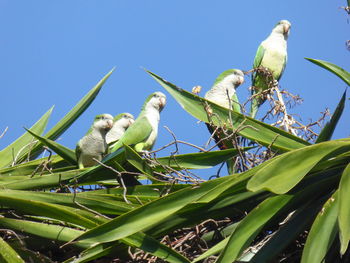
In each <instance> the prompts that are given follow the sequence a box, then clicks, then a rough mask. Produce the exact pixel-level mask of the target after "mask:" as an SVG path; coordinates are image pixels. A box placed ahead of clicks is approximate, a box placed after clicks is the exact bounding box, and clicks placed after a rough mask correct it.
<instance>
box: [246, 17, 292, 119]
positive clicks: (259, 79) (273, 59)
mask: <svg viewBox="0 0 350 263" xmlns="http://www.w3.org/2000/svg"><path fill="white" fill-rule="evenodd" d="M290 27H291V24H290V22H289V21H287V20H281V21H279V22H278V23H277V25H275V27H274V28H273V29H272V32H271V34H270V35H269V36H268V37H267V38H266V39H265V40H264V41H262V42H261V44H260V46H259V47H258V50H257V52H256V55H255V59H254V64H253V68H254V70H255V72H254V73H253V74H252V102H251V110H250V115H251V117H252V118H255V116H256V113H257V111H258V108H259V107H260V106H261V105H262V104H263V103H264V102H265V100H266V94H265V95H264V94H261V93H262V92H263V91H266V90H267V89H269V88H272V87H273V86H275V85H276V83H275V82H276V81H277V83H278V81H279V80H280V78H281V76H282V74H283V71H284V69H285V67H286V64H287V39H288V35H289V31H290Z"/></svg>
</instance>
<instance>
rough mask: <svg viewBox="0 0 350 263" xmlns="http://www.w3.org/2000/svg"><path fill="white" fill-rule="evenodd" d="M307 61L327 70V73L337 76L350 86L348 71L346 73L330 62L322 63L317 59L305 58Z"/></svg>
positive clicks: (322, 61)
mask: <svg viewBox="0 0 350 263" xmlns="http://www.w3.org/2000/svg"><path fill="white" fill-rule="evenodd" d="M305 59H307V60H308V61H310V62H312V63H314V64H316V65H318V66H320V67H322V68H324V69H327V70H328V71H330V72H332V73H334V74H335V75H337V76H338V77H339V78H341V79H342V80H344V82H345V83H346V84H348V85H350V73H349V72H348V71H346V70H345V69H343V68H341V67H339V66H337V65H334V64H332V63H330V62H327V61H324V60H319V59H312V58H305Z"/></svg>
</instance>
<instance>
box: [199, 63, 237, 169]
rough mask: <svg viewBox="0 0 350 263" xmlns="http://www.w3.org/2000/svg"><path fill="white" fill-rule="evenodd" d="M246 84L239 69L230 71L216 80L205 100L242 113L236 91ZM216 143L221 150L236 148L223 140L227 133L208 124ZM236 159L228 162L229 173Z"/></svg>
mask: <svg viewBox="0 0 350 263" xmlns="http://www.w3.org/2000/svg"><path fill="white" fill-rule="evenodd" d="M243 82H244V73H243V72H242V71H241V70H239V69H229V70H226V71H224V72H223V73H221V74H220V75H219V76H218V77H217V78H216V80H215V82H214V85H213V87H212V88H211V89H210V90H209V91H208V92H207V93H206V94H205V99H207V100H210V101H212V102H214V103H216V104H218V105H220V106H222V107H225V108H227V109H232V110H233V111H236V112H239V113H240V112H241V106H240V104H239V101H238V97H237V94H236V89H237V88H238V86H239V85H241V84H242V83H243ZM206 125H207V128H208V130H209V132H210V134H212V136H213V138H214V140H215V142H216V143H217V144H218V147H219V148H220V149H221V150H224V149H228V148H232V147H234V144H233V143H232V138H231V139H226V140H223V138H225V137H227V131H224V130H223V129H221V128H217V127H215V126H213V125H211V124H209V123H206ZM234 164H235V159H234V158H233V159H230V160H228V161H227V167H228V171H229V173H230V174H231V173H233V172H234Z"/></svg>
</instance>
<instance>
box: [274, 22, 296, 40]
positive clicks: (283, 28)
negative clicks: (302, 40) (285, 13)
mask: <svg viewBox="0 0 350 263" xmlns="http://www.w3.org/2000/svg"><path fill="white" fill-rule="evenodd" d="M291 26H292V25H291V23H290V22H289V21H288V20H281V21H279V22H278V23H277V24H276V25H275V27H274V28H273V30H272V32H275V33H279V34H283V35H284V36H285V37H288V35H289V31H290V28H291Z"/></svg>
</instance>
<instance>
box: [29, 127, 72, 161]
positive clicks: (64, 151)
mask: <svg viewBox="0 0 350 263" xmlns="http://www.w3.org/2000/svg"><path fill="white" fill-rule="evenodd" d="M26 130H27V132H29V133H30V134H31V135H33V136H34V137H35V138H37V139H38V140H39V141H40V142H41V143H42V144H44V145H45V146H47V147H49V148H50V149H51V150H53V151H54V152H55V153H57V154H58V155H59V156H61V157H62V158H63V159H64V160H66V161H67V162H69V163H70V164H77V159H76V156H75V152H74V151H73V150H71V149H69V148H67V147H65V146H63V145H61V144H59V143H57V142H55V141H52V140H50V139H46V138H44V137H41V136H40V135H37V134H35V133H34V132H32V131H31V130H29V129H26Z"/></svg>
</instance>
